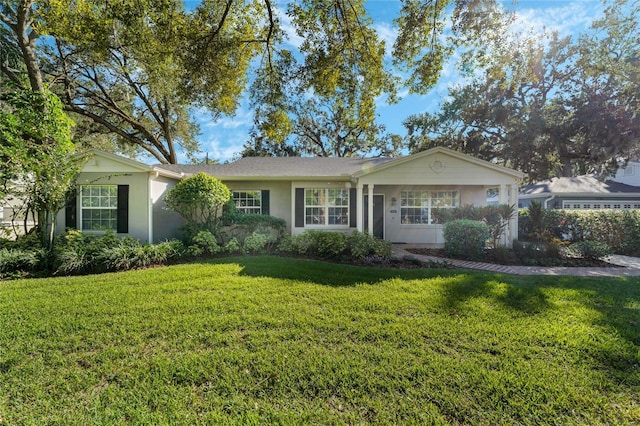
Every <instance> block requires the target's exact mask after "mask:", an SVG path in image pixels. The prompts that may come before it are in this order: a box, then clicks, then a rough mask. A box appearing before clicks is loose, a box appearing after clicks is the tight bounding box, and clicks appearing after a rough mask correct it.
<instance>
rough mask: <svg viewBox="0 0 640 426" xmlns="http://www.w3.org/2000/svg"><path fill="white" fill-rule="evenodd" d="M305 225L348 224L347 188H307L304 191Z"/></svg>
mask: <svg viewBox="0 0 640 426" xmlns="http://www.w3.org/2000/svg"><path fill="white" fill-rule="evenodd" d="M304 214H305V225H325V226H326V225H344V226H348V225H349V190H346V189H340V188H307V189H305V192H304Z"/></svg>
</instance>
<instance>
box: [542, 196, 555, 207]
mask: <svg viewBox="0 0 640 426" xmlns="http://www.w3.org/2000/svg"><path fill="white" fill-rule="evenodd" d="M554 198H556V196H555V195H552V196H551V197H549V198H547V199H546V200H544V209H545V210H548V209H549V201H553V199H554Z"/></svg>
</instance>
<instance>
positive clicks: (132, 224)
mask: <svg viewBox="0 0 640 426" xmlns="http://www.w3.org/2000/svg"><path fill="white" fill-rule="evenodd" d="M77 184H78V185H129V232H128V233H127V234H118V235H128V236H131V237H133V238H136V239H138V240H140V241H142V242H149V230H150V229H151V228H150V227H151V221H150V213H151V212H150V209H149V199H150V194H149V192H150V188H149V173H148V172H110V173H108V174H106V173H105V172H100V173H96V172H88V173H87V172H82V173H80V174H79V176H78V179H77ZM77 203H78V204H77V208H78V211H80V199H79V198H78V200H77ZM56 225H57V229H58V230H60V231H61V230H64V229H65V211H64V209H63V210H61V211H60V212H59V213H58V217H57V222H56ZM77 226H78V229H80V224H77Z"/></svg>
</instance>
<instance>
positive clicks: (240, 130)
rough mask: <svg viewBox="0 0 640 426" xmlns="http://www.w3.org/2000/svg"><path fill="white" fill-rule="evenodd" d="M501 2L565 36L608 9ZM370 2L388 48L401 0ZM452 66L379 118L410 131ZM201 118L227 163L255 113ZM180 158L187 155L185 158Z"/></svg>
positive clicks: (206, 146)
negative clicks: (409, 122)
mask: <svg viewBox="0 0 640 426" xmlns="http://www.w3.org/2000/svg"><path fill="white" fill-rule="evenodd" d="M502 4H503V6H504V7H505V8H507V9H509V10H515V11H516V12H517V16H518V24H517V26H518V27H519V29H521V30H524V29H532V30H533V31H539V32H541V31H542V30H543V29H547V30H557V31H558V32H559V33H560V35H561V36H566V35H572V34H574V35H577V34H579V33H581V32H583V31H585V30H586V29H587V28H588V27H589V25H590V24H591V22H592V20H593V19H594V18H596V17H599V16H600V15H601V14H602V12H603V10H604V6H603V4H602V1H600V0H556V1H533V0H528V1H525V0H520V1H518V2H517V3H516V4H513V3H512V2H511V0H507V1H503V2H502ZM366 6H367V10H368V12H369V14H370V16H371V17H372V18H373V20H374V27H375V28H376V30H377V31H378V34H379V35H380V37H381V38H382V39H384V40H385V42H386V45H387V49H388V52H389V51H390V49H391V46H392V45H393V42H394V39H395V34H396V31H395V29H394V25H393V19H394V18H395V17H396V16H397V15H398V12H399V10H400V3H399V2H398V1H394V0H369V1H368V2H367V4H366ZM280 18H281V20H282V23H283V25H284V27H285V29H289V30H291V27H290V26H289V22H288V20H287V18H286V16H285V15H284V13H281V15H280ZM288 34H289V35H290V39H289V44H290V45H291V47H295V46H296V45H298V44H299V43H300V40H299V39H297V37H296V36H295V34H294V33H293V31H288ZM454 60H455V59H454ZM454 68H455V67H454V66H453V65H451V64H450V65H448V66H446V67H445V69H444V70H443V73H442V77H441V79H440V81H439V83H438V84H437V85H436V87H434V88H433V89H432V90H431V91H430V92H429V93H428V94H427V95H409V94H408V92H407V91H406V90H401V92H400V95H401V97H402V100H401V101H400V102H398V103H397V104H393V105H388V104H386V103H385V102H384V100H382V99H381V100H380V103H379V104H378V115H379V118H378V121H379V123H381V124H384V125H385V126H386V128H387V131H388V132H390V133H395V134H399V135H401V136H404V135H405V134H406V131H405V129H404V126H403V125H402V121H403V120H404V119H405V118H407V117H408V116H409V115H412V114H417V113H420V112H424V111H433V110H435V109H437V108H438V105H439V103H440V101H441V99H442V98H443V97H444V96H446V94H447V88H448V87H450V86H451V85H454V84H457V83H460V82H461V77H460V76H459V75H458V74H457V73H456V72H455V69H454ZM197 120H198V122H199V124H200V126H201V134H200V136H199V142H200V147H201V150H202V157H203V158H204V155H205V153H208V155H209V158H211V159H215V160H218V161H220V162H226V161H230V160H233V159H234V158H237V157H238V152H239V151H241V150H242V146H243V145H244V143H245V142H246V141H247V140H248V138H249V130H250V129H251V126H252V122H253V114H252V111H251V110H250V108H249V103H248V100H247V99H243V100H242V102H241V104H240V106H239V108H238V110H237V111H236V114H235V115H234V116H232V117H222V118H220V119H218V120H217V121H216V122H213V121H212V120H211V119H210V117H208V116H207V114H206V112H202V113H199V114H198V115H197ZM181 161H186V160H185V159H183V158H181Z"/></svg>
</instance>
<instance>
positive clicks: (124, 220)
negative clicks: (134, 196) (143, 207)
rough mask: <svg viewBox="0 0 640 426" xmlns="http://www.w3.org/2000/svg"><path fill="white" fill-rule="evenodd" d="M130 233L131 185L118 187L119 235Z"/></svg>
mask: <svg viewBox="0 0 640 426" xmlns="http://www.w3.org/2000/svg"><path fill="white" fill-rule="evenodd" d="M128 232H129V185H118V234H126V233H128Z"/></svg>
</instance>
